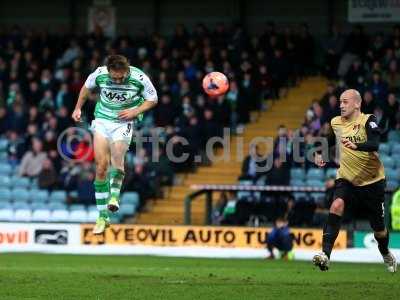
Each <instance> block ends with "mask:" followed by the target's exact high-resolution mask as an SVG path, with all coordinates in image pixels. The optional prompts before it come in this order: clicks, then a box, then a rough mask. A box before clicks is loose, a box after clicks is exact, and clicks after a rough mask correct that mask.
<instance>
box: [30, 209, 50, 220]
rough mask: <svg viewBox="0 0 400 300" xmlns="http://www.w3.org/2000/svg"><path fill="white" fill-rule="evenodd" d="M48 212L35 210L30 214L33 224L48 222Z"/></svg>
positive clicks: (46, 210)
mask: <svg viewBox="0 0 400 300" xmlns="http://www.w3.org/2000/svg"><path fill="white" fill-rule="evenodd" d="M49 220H50V210H48V209H37V210H34V211H33V213H32V221H33V222H49Z"/></svg>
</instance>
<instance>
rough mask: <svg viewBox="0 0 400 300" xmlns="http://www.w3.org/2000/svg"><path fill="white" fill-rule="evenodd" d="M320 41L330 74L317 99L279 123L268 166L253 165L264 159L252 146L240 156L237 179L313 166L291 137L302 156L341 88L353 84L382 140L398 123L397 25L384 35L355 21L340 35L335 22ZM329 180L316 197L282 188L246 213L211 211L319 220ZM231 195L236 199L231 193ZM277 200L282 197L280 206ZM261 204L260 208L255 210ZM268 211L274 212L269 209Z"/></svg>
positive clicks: (284, 174) (280, 177)
mask: <svg viewBox="0 0 400 300" xmlns="http://www.w3.org/2000/svg"><path fill="white" fill-rule="evenodd" d="M322 46H323V47H324V50H325V53H324V54H325V56H326V60H325V61H326V64H325V66H324V67H323V68H322V69H321V71H322V72H323V73H325V75H326V76H327V77H328V78H330V79H331V82H330V83H329V84H328V85H327V90H326V92H325V94H324V95H323V96H322V98H321V99H315V100H314V101H313V102H312V105H311V106H310V107H309V109H308V110H307V112H306V114H305V118H304V122H303V124H302V126H301V127H300V128H299V129H297V130H288V129H287V128H286V127H285V126H284V125H282V126H280V127H279V128H278V131H277V136H276V139H275V143H274V148H273V149H274V150H273V158H272V161H273V162H274V164H273V165H272V166H271V168H270V170H268V171H260V172H257V171H256V168H255V166H256V161H258V162H257V164H258V165H263V163H265V162H260V161H259V156H260V155H259V154H257V151H255V154H254V155H253V157H252V156H251V155H249V156H248V157H247V158H246V159H245V160H244V162H243V168H242V175H241V177H240V179H241V180H251V182H252V183H254V184H262V185H264V184H266V185H288V184H289V183H290V169H291V168H304V169H305V170H308V169H309V168H312V167H315V165H314V164H313V161H311V160H307V159H305V160H304V162H299V161H296V160H294V159H293V150H294V149H293V141H294V140H295V139H296V138H298V137H300V138H302V139H304V142H302V143H301V144H300V156H301V157H305V155H306V153H309V150H312V148H313V145H314V138H315V137H320V136H327V135H328V134H329V127H330V126H329V124H330V120H331V119H332V118H333V117H335V116H338V115H340V109H339V98H340V94H341V93H342V92H343V91H344V90H345V89H347V88H354V89H357V90H358V91H359V92H360V93H361V95H362V98H363V102H362V107H361V111H362V112H363V113H366V114H374V115H375V116H376V117H377V120H378V126H379V129H380V132H381V142H387V141H388V133H389V131H390V130H399V129H400V110H399V96H400V73H399V70H398V65H399V64H400V27H399V26H394V27H393V31H392V32H391V33H390V34H387V35H384V34H382V33H377V34H372V35H368V34H365V33H364V32H363V29H362V27H360V26H355V27H354V29H353V30H352V32H351V33H350V34H348V35H345V34H342V33H341V32H340V31H338V29H337V28H336V27H335V28H333V30H332V33H331V35H330V36H329V37H328V39H325V40H323V41H322ZM279 157H285V158H286V161H284V162H282V161H280V159H279ZM268 159H270V158H268ZM249 166H253V167H249ZM337 167H338V162H337V160H336V159H335V155H333V153H332V155H331V160H330V161H329V162H328V164H327V168H337ZM333 185H334V183H333V179H332V178H330V179H328V180H327V181H326V182H325V186H326V187H327V189H328V192H327V193H326V195H325V197H323V198H321V199H319V200H318V199H310V198H309V197H307V198H301V199H295V198H294V197H293V195H291V194H289V193H284V194H282V195H281V196H279V197H267V196H264V197H263V196H261V199H257V201H256V202H257V203H256V204H252V205H250V209H247V213H243V211H246V208H244V209H243V208H242V209H241V212H240V214H238V215H236V216H235V214H232V213H231V214H229V213H228V214H227V216H228V217H227V218H224V217H223V216H224V214H223V211H224V206H222V208H221V207H220V209H219V210H217V211H216V214H217V215H218V216H219V222H221V223H228V224H232V223H233V224H238V223H242V224H243V223H245V222H248V221H249V217H250V216H251V215H252V214H254V213H256V214H258V215H259V214H261V215H264V216H265V217H266V219H267V220H268V221H273V220H275V219H276V218H278V217H282V216H285V217H287V218H289V223H290V224H291V225H296V226H299V225H308V226H313V225H319V224H322V223H323V220H324V216H325V215H326V214H327V212H328V208H329V206H330V203H331V200H332V193H331V190H332V188H333ZM248 198H249V197H248ZM254 198H255V197H254V196H253V197H250V200H249V199H242V201H238V204H239V206H243V205H244V207H246V204H243V203H239V202H249V201H250V202H253V201H254ZM223 200H224V199H223ZM236 200H241V199H237V198H236ZM232 201H233V200H232V199H231V202H232ZM222 202H226V201H222ZM282 202H284V203H285V207H284V208H283V209H282ZM260 203H261V208H260V207H259V206H260ZM231 207H232V205H231ZM263 209H264V211H265V213H260V212H262V211H263ZM232 211H236V210H232V209H231V210H230V212H232ZM271 211H273V212H275V213H272V214H271V213H270V212H271ZM268 212H269V213H268ZM301 216H303V217H301Z"/></svg>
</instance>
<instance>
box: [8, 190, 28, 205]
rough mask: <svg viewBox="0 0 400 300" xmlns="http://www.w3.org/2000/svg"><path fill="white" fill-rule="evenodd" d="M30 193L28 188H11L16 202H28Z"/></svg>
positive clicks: (12, 196)
mask: <svg viewBox="0 0 400 300" xmlns="http://www.w3.org/2000/svg"><path fill="white" fill-rule="evenodd" d="M29 197H30V194H29V191H28V190H27V189H24V188H14V189H12V190H11V198H12V200H13V201H14V202H27V201H28V200H29Z"/></svg>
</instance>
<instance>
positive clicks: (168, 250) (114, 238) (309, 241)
mask: <svg viewBox="0 0 400 300" xmlns="http://www.w3.org/2000/svg"><path fill="white" fill-rule="evenodd" d="M92 226H93V225H86V224H83V225H80V224H47V223H0V253H6V252H39V253H53V254H88V255H93V254H95V255H155V256H172V257H213V258H266V257H267V255H268V254H267V251H266V249H265V248H264V247H263V246H262V245H261V244H260V243H259V240H263V237H262V236H265V233H266V232H268V231H269V229H268V228H251V227H211V226H210V227H208V226H149V225H143V226H140V225H113V226H112V228H113V231H111V230H108V231H107V233H106V235H105V236H100V237H93V236H92V235H91V230H92ZM157 232H158V233H157ZM201 232H202V233H203V238H200V236H201ZM246 232H247V234H246ZM293 232H294V233H295V237H297V238H298V240H299V241H295V243H296V246H297V247H295V249H294V257H295V259H297V260H311V259H312V256H313V255H314V254H315V251H316V249H317V248H319V247H320V241H319V240H318V236H321V231H320V230H313V229H300V230H296V229H294V230H293ZM260 233H261V239H260V238H259V237H260ZM361 234H364V233H361ZM207 236H210V238H206V237H207ZM246 236H247V237H248V236H251V237H252V238H250V239H249V241H252V242H251V243H246V242H244V241H246V240H247V238H246ZM185 237H186V238H187V240H188V241H189V242H187V243H184V242H183V241H184V239H185ZM195 237H197V238H196V241H195ZM217 237H219V239H218V241H219V242H216V241H217ZM227 237H228V241H230V240H232V238H233V237H235V239H234V240H235V243H237V244H236V245H234V246H237V247H233V246H232V245H227V244H226V242H227V240H226V238H227ZM134 238H136V240H135V242H133V239H134ZM202 239H203V240H202ZM140 240H141V241H140ZM346 241H347V235H346V234H345V233H344V232H341V234H340V235H339V244H337V245H336V248H335V251H334V252H333V254H332V260H333V261H344V262H381V261H382V257H381V256H380V254H379V251H378V250H377V248H376V247H373V248H368V247H364V248H346V247H342V246H344V245H345V244H346ZM228 244H231V243H228ZM392 251H393V253H395V255H397V256H400V249H394V250H392Z"/></svg>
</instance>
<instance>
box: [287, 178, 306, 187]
mask: <svg viewBox="0 0 400 300" xmlns="http://www.w3.org/2000/svg"><path fill="white" fill-rule="evenodd" d="M290 185H291V186H305V185H306V183H305V181H303V180H298V179H291V180H290Z"/></svg>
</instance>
